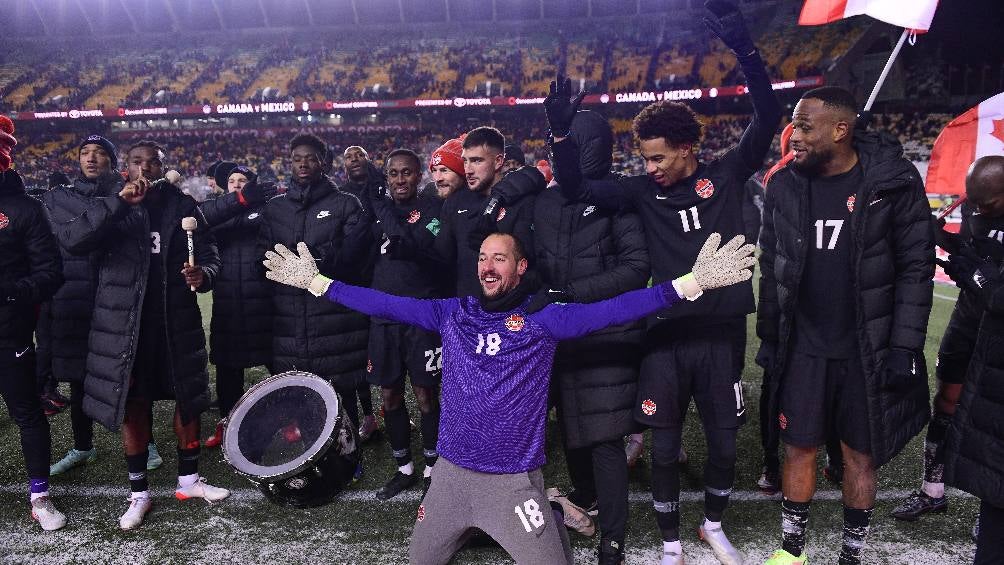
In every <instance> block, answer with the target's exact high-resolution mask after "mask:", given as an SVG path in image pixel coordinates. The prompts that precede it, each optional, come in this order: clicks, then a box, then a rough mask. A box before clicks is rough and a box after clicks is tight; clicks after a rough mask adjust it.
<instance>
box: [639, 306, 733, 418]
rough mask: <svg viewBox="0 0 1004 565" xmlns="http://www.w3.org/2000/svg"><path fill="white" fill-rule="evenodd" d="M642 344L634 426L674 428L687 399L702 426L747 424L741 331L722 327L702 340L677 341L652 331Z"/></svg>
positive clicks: (684, 409) (687, 404) (705, 335)
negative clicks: (642, 355)
mask: <svg viewBox="0 0 1004 565" xmlns="http://www.w3.org/2000/svg"><path fill="white" fill-rule="evenodd" d="M743 324H745V320H743ZM740 330H742V331H740ZM645 341H646V343H645V356H644V358H643V359H642V362H641V372H640V376H639V379H638V399H637V402H636V403H635V410H634V416H635V420H636V421H637V422H639V423H640V424H642V425H645V426H649V427H656V428H678V427H680V426H682V425H683V421H684V417H685V416H686V414H687V407H688V406H689V405H690V399H691V398H693V399H694V404H696V405H697V411H698V414H699V415H700V417H701V422H702V423H703V424H704V426H705V427H714V428H737V427H739V426H741V425H742V424H744V423H745V422H746V402H745V400H744V398H743V389H742V382H741V380H740V377H741V376H742V366H743V355H744V354H745V348H746V334H745V330H744V328H738V329H737V328H731V327H729V326H723V327H722V328H719V329H718V330H717V331H714V332H704V335H695V336H693V337H681V336H680V335H679V333H676V334H675V335H669V334H667V333H666V332H662V331H660V330H659V329H658V326H656V327H655V328H652V329H651V330H649V332H648V334H647V335H646V338H645Z"/></svg>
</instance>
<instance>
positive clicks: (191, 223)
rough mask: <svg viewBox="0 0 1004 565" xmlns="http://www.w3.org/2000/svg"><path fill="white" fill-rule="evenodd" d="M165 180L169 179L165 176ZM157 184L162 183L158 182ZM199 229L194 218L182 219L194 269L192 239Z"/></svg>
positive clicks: (193, 242)
mask: <svg viewBox="0 0 1004 565" xmlns="http://www.w3.org/2000/svg"><path fill="white" fill-rule="evenodd" d="M171 173H175V174H177V172H175V171H168V173H167V174H171ZM179 176H180V175H179ZM165 178H167V177H166V176H165ZM160 180H164V179H160ZM157 182H160V181H159V180H158V181H157ZM198 227H199V221H198V220H196V219H195V218H193V217H192V216H187V217H184V218H182V219H181V229H183V230H185V234H186V235H187V236H188V264H189V265H190V266H193V267H194V266H195V240H194V239H192V232H194V231H195V229H196V228H198ZM191 289H192V292H195V287H194V286H193V287H191Z"/></svg>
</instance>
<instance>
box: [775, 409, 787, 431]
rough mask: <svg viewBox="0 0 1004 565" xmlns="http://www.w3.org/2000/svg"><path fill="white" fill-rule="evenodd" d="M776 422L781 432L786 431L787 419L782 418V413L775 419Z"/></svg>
mask: <svg viewBox="0 0 1004 565" xmlns="http://www.w3.org/2000/svg"><path fill="white" fill-rule="evenodd" d="M777 422H778V424H780V425H781V429H782V430H787V429H788V418H786V417H785V416H784V413H783V412H782V413H781V415H780V416H778V417H777Z"/></svg>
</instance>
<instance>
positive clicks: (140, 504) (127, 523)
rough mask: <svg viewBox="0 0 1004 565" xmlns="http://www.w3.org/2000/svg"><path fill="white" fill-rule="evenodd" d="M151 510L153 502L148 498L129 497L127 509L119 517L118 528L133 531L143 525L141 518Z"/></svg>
mask: <svg viewBox="0 0 1004 565" xmlns="http://www.w3.org/2000/svg"><path fill="white" fill-rule="evenodd" d="M151 508H153V501H151V500H150V497H149V496H135V495H133V496H131V497H130V498H129V509H128V510H126V512H125V514H123V515H122V516H121V517H119V527H120V528H122V529H123V530H135V529H136V528H138V527H140V525H141V524H142V523H143V518H144V517H145V516H146V515H147V514H148V513H149V512H150V509H151Z"/></svg>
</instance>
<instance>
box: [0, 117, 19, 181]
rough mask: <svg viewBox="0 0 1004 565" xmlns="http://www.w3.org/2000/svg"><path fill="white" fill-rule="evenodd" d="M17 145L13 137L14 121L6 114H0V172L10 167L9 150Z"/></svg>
mask: <svg viewBox="0 0 1004 565" xmlns="http://www.w3.org/2000/svg"><path fill="white" fill-rule="evenodd" d="M15 145H17V140H16V139H14V122H12V121H10V118H8V117H7V116H0V173H2V172H4V171H6V170H7V169H9V168H10V164H11V159H10V152H11V149H14V146H15Z"/></svg>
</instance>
